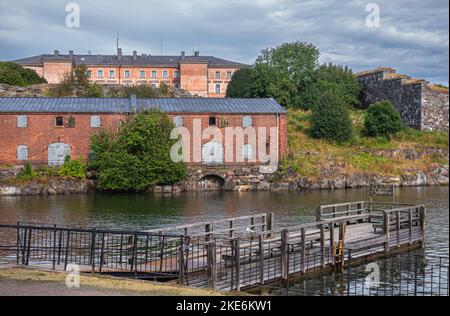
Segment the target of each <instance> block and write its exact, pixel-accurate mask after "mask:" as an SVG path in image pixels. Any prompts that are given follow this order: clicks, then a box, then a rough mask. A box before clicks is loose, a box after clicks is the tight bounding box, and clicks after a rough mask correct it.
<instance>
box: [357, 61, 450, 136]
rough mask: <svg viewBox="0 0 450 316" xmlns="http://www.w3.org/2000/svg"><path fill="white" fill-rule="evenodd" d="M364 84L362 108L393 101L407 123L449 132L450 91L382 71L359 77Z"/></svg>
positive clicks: (392, 70) (416, 126)
mask: <svg viewBox="0 0 450 316" xmlns="http://www.w3.org/2000/svg"><path fill="white" fill-rule="evenodd" d="M357 77H358V80H359V81H360V83H361V85H362V93H361V106H362V107H364V108H366V107H368V106H369V105H370V104H372V103H374V102H379V101H385V100H389V101H391V102H392V103H393V104H394V106H395V107H396V109H397V110H398V111H399V113H400V116H401V118H402V120H403V122H404V123H405V124H406V125H408V126H410V127H413V128H416V129H421V130H441V131H448V90H447V91H445V89H440V90H437V89H434V88H433V85H430V84H429V83H428V82H426V81H424V80H416V79H411V78H410V77H408V76H405V75H401V74H397V73H396V72H395V70H394V69H392V68H380V69H376V70H373V71H366V72H363V73H360V74H357Z"/></svg>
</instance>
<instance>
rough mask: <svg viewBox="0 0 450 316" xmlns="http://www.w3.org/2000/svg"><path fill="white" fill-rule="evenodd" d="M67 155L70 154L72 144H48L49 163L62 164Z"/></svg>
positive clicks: (50, 164) (52, 164) (53, 164)
mask: <svg viewBox="0 0 450 316" xmlns="http://www.w3.org/2000/svg"><path fill="white" fill-rule="evenodd" d="M66 156H70V145H68V144H65V143H53V144H50V145H49V146H48V165H49V166H60V165H62V164H63V163H64V159H65V158H66Z"/></svg>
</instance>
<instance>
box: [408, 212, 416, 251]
mask: <svg viewBox="0 0 450 316" xmlns="http://www.w3.org/2000/svg"><path fill="white" fill-rule="evenodd" d="M416 211H418V209H417V208H416ZM412 219H413V210H412V209H409V212H408V230H409V231H408V234H409V245H410V246H411V245H412V228H413V220H412Z"/></svg>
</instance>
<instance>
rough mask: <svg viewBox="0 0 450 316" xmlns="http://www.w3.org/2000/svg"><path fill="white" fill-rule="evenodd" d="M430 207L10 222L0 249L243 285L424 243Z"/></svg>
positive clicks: (53, 263)
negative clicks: (126, 224) (181, 220)
mask: <svg viewBox="0 0 450 316" xmlns="http://www.w3.org/2000/svg"><path fill="white" fill-rule="evenodd" d="M425 217H426V209H425V207H424V206H423V205H413V204H405V203H393V202H392V203H382V202H373V201H358V202H351V203H342V204H333V205H324V206H320V207H319V208H317V212H316V219H315V221H314V222H312V223H307V224H303V225H291V226H285V227H279V226H278V225H277V224H276V220H275V217H274V214H272V213H268V214H255V215H250V216H242V217H235V218H227V219H220V220H216V221H210V222H204V223H195V224H190V225H181V226H172V227H165V228H161V229H156V230H149V231H121V230H102V229H96V228H73V227H58V226H51V225H36V224H35V225H33V224H24V223H17V225H0V236H3V237H2V238H0V258H1V259H5V260H10V261H14V262H16V264H19V265H34V266H40V267H47V268H52V269H61V270H66V269H67V267H68V265H70V264H77V265H78V266H79V268H80V270H81V271H83V272H93V273H116V274H118V275H121V276H128V277H130V276H132V277H139V278H145V279H154V280H158V279H159V280H171V281H170V282H174V283H179V284H183V285H188V286H193V287H202V288H214V289H220V290H243V289H250V288H252V287H257V286H261V285H265V284H268V283H270V282H278V281H282V282H287V281H288V280H289V279H290V278H294V277H298V276H306V275H309V274H311V273H314V272H318V271H324V270H330V269H342V267H344V265H346V264H347V263H348V262H349V261H351V262H357V261H358V260H359V259H368V258H370V257H372V256H383V255H388V254H390V253H392V252H397V251H403V250H407V249H411V248H415V247H421V246H423V244H424V242H425Z"/></svg>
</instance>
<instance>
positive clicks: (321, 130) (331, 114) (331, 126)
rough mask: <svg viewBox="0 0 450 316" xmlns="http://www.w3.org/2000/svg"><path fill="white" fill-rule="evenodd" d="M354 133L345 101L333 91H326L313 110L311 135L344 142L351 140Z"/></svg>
mask: <svg viewBox="0 0 450 316" xmlns="http://www.w3.org/2000/svg"><path fill="white" fill-rule="evenodd" d="M352 133H353V131H352V122H351V119H350V115H349V112H348V108H347V107H346V105H345V103H344V102H343V101H342V99H341V98H340V97H339V96H338V95H336V94H334V93H333V92H331V91H327V92H325V93H324V95H323V96H322V97H321V98H320V99H319V101H318V104H317V106H316V107H314V109H313V111H312V115H311V136H312V137H314V138H321V139H327V140H331V141H336V142H338V143H342V142H346V141H348V140H350V139H351V137H352Z"/></svg>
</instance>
